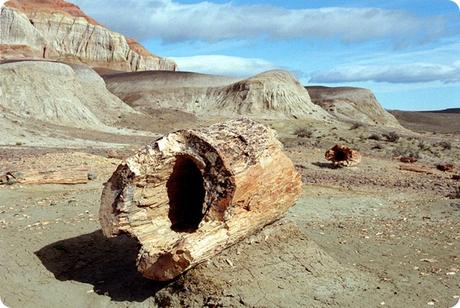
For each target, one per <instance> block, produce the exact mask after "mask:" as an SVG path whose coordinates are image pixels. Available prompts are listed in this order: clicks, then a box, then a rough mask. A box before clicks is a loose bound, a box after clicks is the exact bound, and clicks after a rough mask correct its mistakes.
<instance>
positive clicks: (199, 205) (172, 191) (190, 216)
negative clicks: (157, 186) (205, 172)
mask: <svg viewBox="0 0 460 308" xmlns="http://www.w3.org/2000/svg"><path fill="white" fill-rule="evenodd" d="M166 187H167V189H168V198H169V212H168V217H169V219H170V220H171V229H172V230H174V231H176V232H189V233H191V232H194V231H195V230H196V229H198V226H199V224H200V222H201V220H202V219H203V216H204V213H203V203H204V197H205V189H204V181H203V176H202V174H201V172H200V169H198V167H197V166H196V164H195V163H194V162H193V160H192V159H191V158H189V157H187V156H183V155H180V156H177V157H176V162H175V164H174V168H173V172H172V173H171V176H170V177H169V179H168V182H167V184H166Z"/></svg>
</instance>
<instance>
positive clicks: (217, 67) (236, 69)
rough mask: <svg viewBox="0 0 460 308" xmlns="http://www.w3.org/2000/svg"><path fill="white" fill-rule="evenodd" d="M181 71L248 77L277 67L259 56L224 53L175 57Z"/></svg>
mask: <svg viewBox="0 0 460 308" xmlns="http://www.w3.org/2000/svg"><path fill="white" fill-rule="evenodd" d="M172 59H173V60H174V61H176V63H177V64H178V66H179V68H180V70H181V71H192V72H198V73H204V74H215V75H223V76H234V77H246V76H251V75H255V74H258V73H261V72H264V71H268V70H271V69H275V68H277V67H276V66H275V65H273V64H272V63H270V62H268V61H265V60H262V59H257V58H240V57H231V56H223V55H201V56H192V57H173V58H172Z"/></svg>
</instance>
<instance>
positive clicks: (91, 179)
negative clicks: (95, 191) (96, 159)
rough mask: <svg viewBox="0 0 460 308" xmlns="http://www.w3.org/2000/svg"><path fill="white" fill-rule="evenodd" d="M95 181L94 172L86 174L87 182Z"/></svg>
mask: <svg viewBox="0 0 460 308" xmlns="http://www.w3.org/2000/svg"><path fill="white" fill-rule="evenodd" d="M96 179H97V173H96V172H88V180H90V181H94V180H96Z"/></svg>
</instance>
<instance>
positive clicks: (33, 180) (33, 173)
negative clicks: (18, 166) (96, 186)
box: [0, 169, 88, 185]
mask: <svg viewBox="0 0 460 308" xmlns="http://www.w3.org/2000/svg"><path fill="white" fill-rule="evenodd" d="M16 183H19V184H63V185H75V184H86V183H88V170H87V169H71V170H26V171H22V172H16V171H15V172H7V173H5V174H4V175H2V176H0V185H2V184H7V185H12V184H16Z"/></svg>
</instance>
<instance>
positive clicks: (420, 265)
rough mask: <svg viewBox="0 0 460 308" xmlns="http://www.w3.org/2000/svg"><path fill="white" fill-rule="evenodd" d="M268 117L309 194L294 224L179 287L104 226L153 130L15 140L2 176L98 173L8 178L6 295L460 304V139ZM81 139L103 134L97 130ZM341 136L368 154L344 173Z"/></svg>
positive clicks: (211, 303)
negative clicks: (49, 141)
mask: <svg viewBox="0 0 460 308" xmlns="http://www.w3.org/2000/svg"><path fill="white" fill-rule="evenodd" d="M265 123H266V124H267V125H270V126H271V127H272V128H274V129H275V130H277V132H278V135H279V138H280V140H281V141H282V142H283V144H284V146H285V150H286V152H287V153H288V155H289V157H290V158H291V159H292V160H293V162H294V163H295V165H296V167H297V169H298V171H299V172H300V173H301V174H302V178H303V182H304V185H303V193H302V196H301V198H300V199H299V200H298V201H297V202H296V204H295V205H294V206H293V207H292V208H291V209H290V210H289V212H288V213H287V215H286V216H285V217H284V218H283V219H281V220H280V221H278V222H276V223H274V224H272V225H270V226H267V227H266V228H265V229H264V230H263V231H262V232H261V233H259V234H256V235H253V236H251V237H250V238H248V239H246V240H245V241H243V242H240V243H239V244H237V245H234V246H233V247H231V248H230V249H227V250H225V251H224V252H223V253H222V254H220V255H218V256H216V257H215V258H212V259H210V260H209V261H208V262H205V263H203V264H201V265H199V266H198V267H196V268H194V269H192V270H190V271H188V272H187V273H185V274H183V275H182V276H180V277H179V278H178V279H176V280H174V281H171V282H168V283H155V282H153V281H150V280H147V279H145V278H142V276H141V275H140V274H138V273H137V271H136V266H135V259H136V254H137V243H136V242H135V241H134V240H132V239H130V238H127V237H121V238H115V239H106V238H104V237H103V235H102V233H101V231H100V225H99V223H98V210H99V202H100V196H101V190H102V184H103V183H104V182H105V181H106V180H107V179H108V178H109V177H110V175H111V173H112V172H113V171H114V170H115V169H116V167H117V165H118V164H119V163H120V161H121V160H120V159H123V158H124V157H126V156H128V155H130V153H132V152H133V151H135V150H136V149H137V148H138V147H140V145H142V144H145V143H148V142H149V137H144V138H142V139H141V140H138V139H130V143H127V142H126V140H125V139H126V138H120V137H118V136H116V135H104V136H101V137H100V138H103V140H104V144H105V146H104V147H102V148H101V147H99V148H98V147H97V146H93V145H92V146H86V147H81V148H65V149H64V148H62V147H61V148H59V147H57V148H43V147H42V148H40V147H28V146H26V145H17V146H3V147H2V148H1V149H0V155H1V160H0V170H1V171H2V173H4V172H7V171H11V170H27V169H30V168H34V169H40V168H47V169H50V168H51V169H56V170H72V169H77V168H82V167H83V168H86V169H88V170H89V171H90V172H91V173H93V174H95V175H97V178H96V179H94V180H92V181H90V182H88V184H80V185H25V184H14V185H0V228H1V229H2V230H1V237H0V245H1V247H2V248H5V249H2V250H1V252H0V253H1V255H0V260H1V262H0V276H1V279H0V290H1V293H0V294H1V297H2V301H3V302H4V303H5V304H6V305H7V306H9V307H63V306H68V305H71V306H73V307H77V306H78V307H152V306H161V307H179V306H188V307H201V306H208V307H235V306H241V307H277V306H280V307H306V306H307V307H381V306H388V307H402V306H406V307H424V306H435V307H451V306H453V305H454V304H455V303H456V302H457V301H458V299H459V296H460V279H459V277H460V259H459V258H460V257H459V255H460V253H459V252H460V247H459V237H460V225H459V224H458V219H459V216H460V191H459V186H460V183H459V180H458V174H459V173H458V170H456V172H455V171H454V172H443V171H440V170H437V169H436V167H435V166H436V164H441V163H446V162H448V163H453V164H455V165H457V166H458V164H459V163H460V157H459V155H460V154H459V153H460V150H459V146H460V136H459V135H458V134H455V133H444V134H441V133H436V134H433V133H431V132H425V133H413V132H410V131H408V130H402V131H401V132H400V133H398V135H399V136H400V137H399V139H398V140H392V141H389V140H387V138H385V137H383V136H382V134H386V133H388V132H385V131H384V130H379V129H376V128H375V127H369V126H366V125H351V124H350V125H348V124H342V125H337V127H331V126H325V125H322V124H321V123H320V122H314V121H310V122H308V121H300V120H290V121H288V120H278V121H275V120H267V121H265ZM188 124H189V125H191V126H194V127H200V126H201V125H205V124H208V122H207V121H204V120H200V119H199V118H197V119H195V120H193V122H191V123H188ZM167 128H168V129H172V128H171V127H167ZM177 128H181V127H180V126H179V127H177ZM156 129H157V132H158V128H156ZM79 136H80V138H82V137H81V136H87V138H88V139H94V134H92V133H91V132H88V134H86V135H85V134H84V133H83V134H79ZM369 137H370V138H369ZM375 139H377V140H375ZM97 140H98V139H97ZM150 141H152V139H150ZM110 143H113V144H116V145H117V146H114V147H113V148H110V147H109V148H108V147H107V146H106V145H107V144H110ZM335 143H343V144H348V145H350V146H352V147H353V148H355V149H358V150H359V151H360V152H361V153H362V154H363V160H362V162H361V164H360V165H358V166H356V167H350V168H332V167H331V166H330V165H329V163H328V162H327V161H325V159H324V152H325V150H326V149H328V148H329V147H330V146H332V145H334V144H335ZM119 144H124V146H123V147H120V146H118V145H119ZM401 155H403V156H407V155H412V156H417V157H418V158H419V161H418V162H416V163H415V164H414V165H417V166H420V167H421V168H422V170H423V172H422V173H418V172H413V171H403V170H400V165H403V163H401V162H400V161H399V160H398V159H397V158H396V157H398V156H401ZM456 175H457V177H456Z"/></svg>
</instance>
